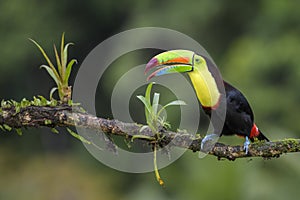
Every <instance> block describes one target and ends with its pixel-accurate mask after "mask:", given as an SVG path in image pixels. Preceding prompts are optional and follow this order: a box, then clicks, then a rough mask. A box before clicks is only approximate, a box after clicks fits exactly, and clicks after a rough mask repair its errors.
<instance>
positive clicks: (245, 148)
mask: <svg viewBox="0 0 300 200" xmlns="http://www.w3.org/2000/svg"><path fill="white" fill-rule="evenodd" d="M249 144H250V141H249V138H248V137H247V136H246V138H245V142H244V151H245V153H246V154H248V152H249Z"/></svg>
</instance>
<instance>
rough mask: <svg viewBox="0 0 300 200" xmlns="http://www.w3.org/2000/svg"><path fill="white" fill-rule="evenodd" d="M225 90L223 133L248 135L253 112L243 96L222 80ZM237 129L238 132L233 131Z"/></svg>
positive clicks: (251, 124)
mask: <svg viewBox="0 0 300 200" xmlns="http://www.w3.org/2000/svg"><path fill="white" fill-rule="evenodd" d="M224 85H225V91H226V101H227V108H226V109H227V110H226V120H225V126H226V129H227V130H226V129H225V130H224V131H225V132H224V134H226V132H228V133H227V134H239V135H245V136H247V135H249V134H250V132H251V128H252V126H253V121H254V117H253V112H252V109H251V107H250V105H249V103H248V101H247V99H246V98H245V96H244V95H243V94H242V93H241V92H240V91H239V90H238V89H236V88H234V87H233V86H231V85H230V84H229V83H227V82H224ZM236 130H239V133H234V132H233V131H236Z"/></svg>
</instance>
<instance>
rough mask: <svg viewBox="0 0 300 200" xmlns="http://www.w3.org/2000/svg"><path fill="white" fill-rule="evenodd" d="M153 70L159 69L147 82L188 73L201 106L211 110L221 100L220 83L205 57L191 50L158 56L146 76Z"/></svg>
mask: <svg viewBox="0 0 300 200" xmlns="http://www.w3.org/2000/svg"><path fill="white" fill-rule="evenodd" d="M153 68H158V69H157V70H156V71H154V72H153V73H152V74H150V75H149V76H148V78H147V80H150V79H151V78H153V77H155V76H161V75H165V74H171V73H176V72H177V73H183V72H187V73H188V75H189V77H190V79H191V81H192V84H193V86H194V88H195V91H196V93H197V96H198V99H199V100H200V102H201V104H202V105H203V106H205V107H211V108H213V107H215V106H216V105H217V104H218V102H219V98H220V92H219V90H218V86H217V82H218V81H216V78H215V73H213V72H214V71H213V70H212V69H211V67H209V66H208V64H207V60H206V58H205V57H203V56H201V55H197V54H195V53H194V52H193V51H189V50H172V51H166V52H163V53H161V54H158V55H156V56H155V57H153V58H152V59H151V60H150V61H149V62H148V63H147V65H146V69H145V74H146V73H147V72H148V71H149V70H151V69H153Z"/></svg>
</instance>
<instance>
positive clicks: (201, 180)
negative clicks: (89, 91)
mask: <svg viewBox="0 0 300 200" xmlns="http://www.w3.org/2000/svg"><path fill="white" fill-rule="evenodd" d="M299 7H300V2H299V1H288V0H286V1H279V0H278V1H276V0H275V1H271V0H269V1H268V0H262V1H258V0H256V1H209V0H207V1H192V0H191V1H188V0H186V1H183V0H181V1H179V0H172V1H171V0H167V1H157V0H155V1H153V0H142V1H140V0H132V1H98V0H89V1H84V3H83V1H79V0H73V1H58V0H55V1H38V0H24V1H21V0H2V1H0V44H1V48H0V91H1V99H14V100H17V101H18V100H21V99H22V98H23V97H26V98H27V99H32V96H34V95H44V96H46V97H48V95H49V91H50V89H51V88H52V87H53V86H54V82H53V80H51V79H50V77H49V76H48V75H47V73H46V72H45V71H44V70H40V69H39V65H41V64H42V63H44V60H43V58H42V56H41V54H40V53H39V52H38V50H37V48H36V47H35V46H34V45H33V44H32V43H31V42H30V41H29V40H28V39H27V38H33V39H35V40H37V41H38V42H39V43H40V44H41V45H42V46H43V47H44V48H45V49H46V51H47V52H49V54H50V55H51V56H52V58H53V51H52V45H53V43H56V44H58V43H59V41H60V36H61V33H62V32H65V33H66V40H67V41H72V42H74V43H75V46H74V47H71V49H70V56H71V57H75V58H77V59H78V61H79V64H78V65H77V66H75V67H74V72H73V73H72V76H71V84H72V83H73V81H74V79H75V77H76V71H77V69H78V66H80V64H81V62H82V61H83V60H84V58H85V56H86V55H88V53H89V52H90V51H91V50H92V49H93V48H94V47H95V46H96V45H97V44H98V43H100V42H101V41H103V40H105V39H106V38H108V37H110V36H112V35H114V34H117V33H119V32H121V31H124V30H127V29H131V28H137V27H145V26H157V27H164V28H170V29H174V30H177V31H180V32H182V33H184V34H187V35H189V36H190V37H192V38H194V39H195V40H197V41H198V42H199V43H200V44H202V45H203V46H204V48H205V49H206V50H207V51H208V52H209V53H210V55H211V56H212V57H213V58H214V61H215V62H216V63H217V65H218V67H219V69H220V70H221V72H222V74H223V77H224V79H226V80H228V81H229V82H231V83H232V84H233V85H235V86H237V87H238V88H239V89H240V90H242V91H243V93H244V94H245V95H246V96H247V98H248V100H249V102H250V104H251V106H252V108H253V110H254V112H255V117H256V122H257V124H258V125H259V127H260V128H261V129H262V130H263V132H264V133H265V135H266V136H267V137H268V138H270V139H271V140H276V139H283V138H290V137H295V138H299V133H300V125H299V121H298V120H299V117H300V107H299V102H300V93H299V88H300V86H299V85H300V64H299V63H300V56H299V54H300V12H299ZM153 55H154V54H153V53H151V52H144V53H142V54H140V53H133V54H132V55H131V56H128V57H125V58H123V59H121V60H120V61H117V62H116V63H115V65H126V66H129V67H128V69H130V66H135V65H137V64H142V63H146V62H147V61H148V60H149V59H150V58H151V57H152V56H153ZM99 62H101V61H99ZM126 69H127V68H126ZM128 69H127V70H128ZM122 70H123V71H122ZM124 70H125V69H119V71H118V72H114V73H107V76H106V78H105V79H104V80H102V81H106V82H105V83H107V84H106V85H108V87H107V88H102V90H101V91H99V93H101V94H102V95H101V96H102V97H103V94H104V97H103V98H102V99H101V98H98V100H99V101H101V103H99V105H98V115H99V116H101V117H111V114H110V112H109V110H108V108H107V107H109V106H107V105H109V103H110V101H109V98H110V92H109V91H110V90H111V87H112V85H113V83H114V81H116V80H117V77H118V76H120V75H121V74H122V73H124ZM125 72H126V70H125ZM142 76H143V75H142ZM110 81H111V82H110ZM141 91H143V90H141ZM140 108H142V107H141V105H140V104H139V105H138V106H137V107H136V108H135V106H132V109H131V112H132V113H137V114H136V115H137V116H136V118H137V119H140V121H143V119H141V118H142V116H143V113H140V112H141V109H140ZM169 115H170V114H169ZM174 115H175V114H174ZM170 120H171V121H172V120H173V119H172V118H171V119H170ZM23 132H24V134H23V136H21V137H20V136H18V135H17V134H16V133H15V132H1V134H0V199H55V200H56V199H75V200H76V199H106V200H110V199H123V200H129V199H130V200H133V199H156V200H159V199H164V200H165V199H180V200H181V199H245V200H247V199H273V200H276V199H295V198H298V197H299V194H300V191H299V183H300V167H299V165H300V161H299V155H297V154H289V155H283V156H282V157H281V158H279V159H272V160H263V159H260V158H255V159H238V160H236V161H234V162H230V161H218V160H217V159H216V158H215V157H211V156H209V157H206V158H205V159H198V157H197V154H195V153H192V152H186V153H185V154H184V155H183V156H182V157H181V158H180V159H179V160H177V161H176V162H174V163H173V164H172V165H170V166H168V167H166V168H164V169H162V170H160V172H161V175H162V177H163V179H164V181H165V182H166V187H165V188H161V187H160V186H159V185H158V184H157V182H156V181H155V178H154V173H146V174H127V173H123V172H119V171H116V170H113V169H110V168H109V167H106V166H104V165H103V164H101V163H100V162H98V161H97V160H95V159H94V158H93V157H92V156H91V155H90V154H89V153H88V152H87V150H86V149H85V148H84V146H83V145H82V144H81V143H80V142H79V141H77V140H76V139H75V138H73V137H71V136H69V135H68V134H67V133H66V132H65V131H64V130H63V129H61V132H60V134H53V133H51V131H50V130H49V129H47V128H43V129H38V130H37V129H28V130H25V131H23ZM222 141H223V142H226V143H230V142H232V141H234V142H235V143H237V144H242V142H243V140H242V139H237V138H236V137H227V138H223V139H222Z"/></svg>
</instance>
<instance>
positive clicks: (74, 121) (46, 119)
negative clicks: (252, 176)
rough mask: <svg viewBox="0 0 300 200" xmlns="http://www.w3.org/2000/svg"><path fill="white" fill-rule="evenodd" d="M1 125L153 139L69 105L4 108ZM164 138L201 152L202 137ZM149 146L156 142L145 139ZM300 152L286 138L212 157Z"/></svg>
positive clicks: (218, 151) (299, 142)
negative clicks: (77, 130)
mask: <svg viewBox="0 0 300 200" xmlns="http://www.w3.org/2000/svg"><path fill="white" fill-rule="evenodd" d="M1 109H2V111H1V112H0V125H1V126H2V127H4V128H6V129H10V128H9V127H11V128H15V129H20V128H27V127H35V128H39V127H43V126H44V127H51V128H53V127H57V126H60V127H67V126H74V127H75V126H76V127H81V128H86V129H93V130H98V131H99V130H102V131H103V132H104V133H106V134H109V135H117V136H122V137H126V138H132V136H134V135H144V136H152V137H153V133H152V132H151V130H150V129H149V128H146V129H142V131H140V130H141V127H142V125H141V124H135V123H124V122H121V121H118V120H109V119H103V118H98V117H96V116H93V115H90V114H88V113H85V112H82V111H81V110H80V109H73V110H72V107H71V106H68V105H59V106H27V107H24V108H20V109H18V110H17V111H16V108H15V106H13V105H11V106H6V107H2V108H1ZM161 134H162V135H163V136H164V137H163V139H161V140H159V141H156V142H157V143H158V144H159V146H161V147H164V146H166V145H167V144H171V146H174V147H179V148H185V149H189V150H192V151H193V152H197V151H200V144H201V140H202V139H201V137H200V136H193V135H191V134H188V133H186V132H180V131H179V132H172V131H166V130H164V129H162V130H161ZM141 140H145V141H147V142H148V143H149V144H151V143H152V142H153V140H150V139H147V137H145V138H141ZM299 151H300V139H284V140H279V141H273V142H255V143H252V144H251V145H249V153H248V154H247V155H246V154H245V152H244V150H243V147H242V146H230V145H225V144H222V143H216V144H215V146H214V148H213V149H212V150H211V151H210V152H209V154H211V155H214V156H216V157H218V158H219V159H221V158H226V159H228V160H235V159H236V158H243V157H263V158H273V157H279V156H280V155H281V154H283V153H292V152H299Z"/></svg>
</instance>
